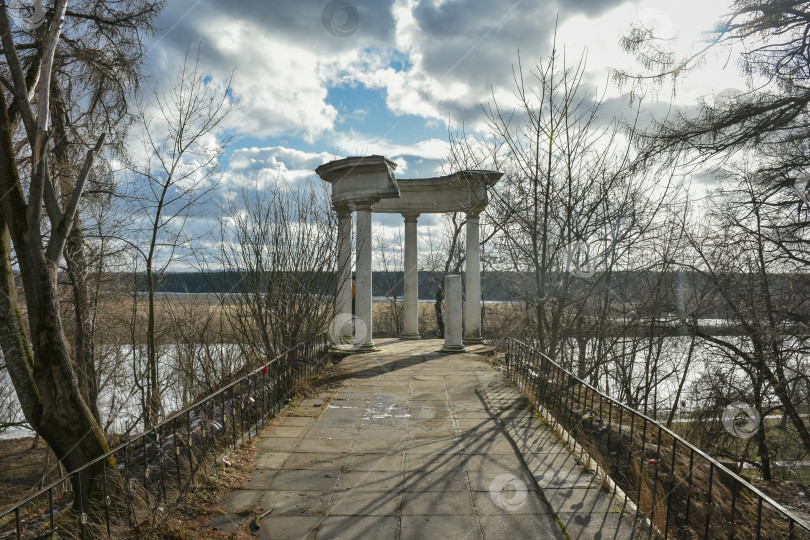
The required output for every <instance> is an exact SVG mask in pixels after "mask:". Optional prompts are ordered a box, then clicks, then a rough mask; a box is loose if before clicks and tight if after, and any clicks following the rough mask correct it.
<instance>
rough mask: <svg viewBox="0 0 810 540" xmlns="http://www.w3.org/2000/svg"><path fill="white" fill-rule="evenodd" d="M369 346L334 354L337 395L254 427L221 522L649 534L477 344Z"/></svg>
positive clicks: (402, 534) (290, 529) (294, 534)
mask: <svg viewBox="0 0 810 540" xmlns="http://www.w3.org/2000/svg"><path fill="white" fill-rule="evenodd" d="M376 346H377V347H378V348H379V352H375V353H368V354H357V355H350V356H348V357H346V358H345V359H343V360H342V362H341V364H340V366H341V367H342V368H343V370H345V371H347V372H348V373H347V378H346V379H345V381H344V382H343V384H342V387H341V388H340V389H338V390H337V391H334V390H332V391H327V392H323V393H321V394H320V395H316V396H314V397H310V398H308V399H306V400H304V401H302V402H301V403H299V404H298V405H297V406H296V407H295V408H293V409H291V410H290V411H288V412H287V413H286V415H285V416H284V417H283V418H282V419H281V421H280V422H279V423H278V424H277V425H276V426H274V427H272V428H270V429H268V430H266V431H265V433H264V434H263V436H262V437H261V438H260V439H259V440H258V441H257V442H256V446H257V447H258V452H257V454H256V456H255V467H256V468H255V470H254V472H253V473H252V475H251V477H250V479H249V481H248V482H247V483H246V485H245V486H244V488H243V489H240V490H236V491H232V492H230V493H228V494H227V495H226V496H225V498H224V501H223V503H224V506H225V508H226V510H227V511H228V512H230V514H226V515H224V516H220V520H218V523H219V525H220V526H221V527H222V528H229V527H230V528H231V530H235V529H236V528H239V527H245V528H246V527H248V526H249V524H251V523H252V524H253V525H254V528H255V525H256V523H258V533H259V536H260V537H261V538H329V539H333V538H402V539H429V538H437V539H442V540H447V539H451V538H452V539H462V538H466V539H478V538H499V539H502V538H543V539H553V538H560V539H564V538H566V537H568V538H572V539H579V538H583V539H584V538H601V539H608V538H610V539H629V538H641V537H645V538H646V537H647V535H648V534H649V531H648V530H647V529H645V528H643V527H640V526H638V525H636V524H635V520H634V519H633V517H632V516H631V515H629V514H627V513H623V512H622V508H621V507H620V506H619V504H618V503H617V501H616V500H614V498H613V497H612V496H611V494H610V492H609V490H606V489H603V487H602V484H601V482H600V481H599V480H598V479H597V478H595V477H594V476H593V475H592V474H591V473H590V472H589V471H588V470H587V469H584V468H583V467H582V466H580V464H578V462H577V459H576V457H575V455H573V454H572V453H571V452H570V451H569V449H568V447H567V446H565V444H564V443H563V442H562V441H561V440H560V439H558V438H557V436H556V435H555V434H554V433H553V432H552V431H551V430H550V429H549V428H548V427H547V426H546V424H545V422H544V421H543V419H542V418H540V417H539V416H538V415H536V414H535V413H534V412H533V411H532V410H531V409H530V408H529V406H528V403H527V401H526V400H525V398H523V397H522V396H521V395H520V394H519V393H518V392H517V391H516V389H515V388H514V387H513V386H512V385H511V384H510V383H509V381H508V380H507V379H506V378H505V377H504V374H503V373H502V372H500V371H498V370H497V369H495V368H494V367H493V366H492V365H491V363H490V361H489V359H488V358H486V357H485V356H483V355H480V354H475V351H479V352H483V351H484V350H485V349H486V348H485V347H481V346H478V347H475V348H471V349H470V351H471V352H465V353H460V354H453V355H446V354H441V353H439V352H438V351H439V349H441V347H442V341H440V340H423V341H398V340H384V339H381V340H378V341H377V343H376ZM257 508H259V512H258V514H255V515H254V514H253V513H254V512H255V511H256V509H257ZM251 518H253V519H251ZM255 518H258V520H256V519H255Z"/></svg>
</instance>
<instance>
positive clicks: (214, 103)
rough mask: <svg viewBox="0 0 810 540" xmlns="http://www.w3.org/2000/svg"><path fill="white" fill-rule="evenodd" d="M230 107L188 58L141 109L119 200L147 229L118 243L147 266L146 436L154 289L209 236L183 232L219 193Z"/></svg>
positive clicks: (156, 392)
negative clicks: (223, 129)
mask: <svg viewBox="0 0 810 540" xmlns="http://www.w3.org/2000/svg"><path fill="white" fill-rule="evenodd" d="M234 106H235V102H234V101H233V100H232V99H231V97H230V85H229V84H226V85H223V86H222V87H221V88H216V87H215V85H213V84H209V83H208V81H207V80H206V77H205V75H204V74H203V73H201V71H200V66H199V55H198V56H197V57H196V58H195V59H194V60H193V61H191V59H190V57H189V54H188V52H187V53H186V58H185V61H184V63H183V66H182V67H181V68H180V70H179V72H178V74H177V81H176V82H175V84H174V85H173V86H172V87H171V88H170V89H169V90H168V91H167V92H165V93H163V94H160V93H159V92H158V91H157V90H155V91H154V98H153V99H152V100H150V101H147V102H141V103H139V107H138V109H139V114H138V116H139V119H140V122H141V129H142V138H141V143H142V147H143V149H142V154H141V155H140V156H135V157H134V158H132V159H131V160H130V161H129V163H128V165H127V169H128V172H129V175H130V181H131V182H130V187H129V193H128V194H127V195H126V197H125V199H124V200H125V201H126V203H127V204H128V205H130V207H131V208H132V209H133V213H132V214H131V216H132V218H133V222H134V224H135V225H136V226H140V225H145V227H144V228H143V229H140V230H139V229H136V230H131V231H127V232H128V233H129V234H128V237H127V238H123V237H119V238H120V239H121V240H122V241H125V242H127V243H128V244H129V245H130V246H131V248H132V250H133V252H134V253H135V254H136V256H137V257H138V258H140V259H141V260H142V261H143V264H144V277H145V280H146V283H145V288H146V294H147V306H146V309H147V329H146V366H145V378H146V382H145V385H144V394H143V408H144V425H145V427H147V428H148V427H150V426H152V425H154V424H155V423H157V422H158V421H159V420H160V416H161V401H160V388H159V369H158V363H159V359H158V346H157V345H158V344H157V332H156V327H155V290H156V287H157V282H158V281H159V280H160V277H161V276H162V274H163V273H164V272H165V271H166V269H167V268H168V266H169V265H170V264H171V263H172V262H176V260H177V259H178V258H179V257H181V256H183V255H188V254H189V253H188V251H189V249H191V248H193V245H192V244H194V243H196V242H197V241H198V240H199V239H200V237H201V236H202V235H204V234H206V233H207V232H208V231H196V230H191V229H190V228H189V227H187V226H186V225H187V224H188V222H189V220H190V219H192V218H193V217H194V216H195V215H197V214H199V212H200V211H201V208H202V207H203V205H204V204H205V203H206V202H209V199H210V195H211V193H212V192H213V190H214V189H215V188H216V187H217V185H218V182H219V174H220V172H221V167H220V161H219V158H220V156H221V155H222V152H223V150H224V148H225V146H226V145H227V143H228V138H227V137H225V136H222V135H220V134H219V133H218V129H219V126H220V124H221V123H222V121H223V120H224V119H225V117H226V116H227V115H228V113H229V112H230V111H231V110H232V109H233V108H234ZM218 135H219V140H217V136H218ZM132 238H135V240H132Z"/></svg>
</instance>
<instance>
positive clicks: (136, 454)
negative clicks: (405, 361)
mask: <svg viewBox="0 0 810 540" xmlns="http://www.w3.org/2000/svg"><path fill="white" fill-rule="evenodd" d="M327 362H328V338H327V334H325V333H324V334H320V335H318V336H316V337H314V338H312V339H310V340H308V341H306V342H303V343H299V344H298V345H297V346H296V347H294V348H292V349H290V350H289V351H287V352H285V353H283V354H281V355H279V356H278V357H276V358H275V359H273V360H271V361H269V362H267V363H266V364H264V365H262V366H260V367H258V368H256V369H254V370H253V371H251V372H250V373H248V374H247V375H244V376H242V377H240V378H239V379H237V380H235V381H233V382H231V383H229V384H227V385H226V386H224V387H223V388H221V389H220V390H218V391H216V392H214V393H213V394H210V395H208V396H206V397H204V398H202V399H201V400H199V401H197V402H196V403H194V404H193V405H191V406H189V407H187V408H185V409H183V410H182V411H179V412H177V413H175V414H173V415H172V416H170V417H168V418H167V419H166V420H164V421H163V422H161V423H160V424H159V425H157V426H155V427H154V428H152V429H150V430H149V431H148V432H146V433H144V434H142V435H139V436H137V437H135V438H134V439H132V440H129V441H127V442H126V443H124V444H122V445H120V446H117V447H116V448H114V449H113V450H111V451H110V452H108V453H107V454H105V455H103V456H100V457H98V458H97V459H95V460H93V461H91V462H90V463H87V464H86V465H84V466H83V467H81V468H79V469H77V470H75V471H73V472H71V473H70V474H68V475H66V476H64V477H62V478H60V479H59V480H57V481H55V482H53V483H51V484H50V485H49V486H47V487H45V488H44V489H42V490H40V491H38V492H37V493H35V494H33V495H31V496H29V497H27V498H25V499H23V500H22V501H20V502H19V503H17V504H16V505H15V506H13V507H12V508H9V509H7V510H5V511H3V513H2V514H0V538H18V539H19V538H29V537H33V538H52V537H53V538H55V537H56V536H57V535H58V537H60V538H104V537H106V538H127V537H141V536H145V535H150V534H153V533H156V534H159V533H160V532H161V530H162V529H165V528H166V527H167V523H168V520H169V517H170V515H171V512H172V510H173V509H174V508H175V507H176V506H177V504H178V503H179V501H180V499H181V498H182V496H183V495H184V494H185V493H186V492H187V491H188V490H189V487H190V486H192V485H193V483H194V481H195V479H196V477H197V476H198V474H199V473H200V472H201V471H207V472H212V471H216V469H217V466H218V460H219V456H220V455H221V453H222V452H224V451H226V450H227V449H228V448H229V447H232V448H234V449H236V447H237V446H238V445H239V444H241V443H242V442H243V441H244V440H245V439H247V441H250V440H251V439H252V438H253V437H255V436H256V435H258V433H259V431H260V430H261V429H263V428H264V426H265V425H266V424H267V422H268V420H270V419H271V418H273V417H274V416H275V415H276V414H277V413H278V412H279V411H280V410H282V409H283V408H284V407H285V406H286V404H287V403H288V401H289V400H290V399H291V398H292V397H294V395H295V394H296V392H297V391H298V390H299V388H300V387H301V385H302V384H303V383H306V382H307V381H309V380H311V379H313V378H314V377H315V376H317V375H318V374H319V373H320V372H321V370H322V369H323V368H324V366H325V365H326V363H327ZM219 466H220V467H222V464H221V463H220V464H219Z"/></svg>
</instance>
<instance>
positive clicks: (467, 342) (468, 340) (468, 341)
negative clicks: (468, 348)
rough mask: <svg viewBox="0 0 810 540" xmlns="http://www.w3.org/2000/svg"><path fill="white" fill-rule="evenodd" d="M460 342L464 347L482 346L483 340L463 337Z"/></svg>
mask: <svg viewBox="0 0 810 540" xmlns="http://www.w3.org/2000/svg"><path fill="white" fill-rule="evenodd" d="M461 342H462V343H463V344H464V345H483V343H484V338H481V337H465V338H464V339H463V340H461Z"/></svg>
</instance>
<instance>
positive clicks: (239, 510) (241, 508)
mask: <svg viewBox="0 0 810 540" xmlns="http://www.w3.org/2000/svg"><path fill="white" fill-rule="evenodd" d="M261 498H262V492H261V491H257V490H251V489H239V490H236V491H231V492H230V493H226V494H225V496H224V497H222V506H224V507H225V510H227V511H228V512H230V513H232V514H244V513H245V512H247V511H249V510H250V509H251V508H253V507H254V506H256V503H257V502H259V499H261Z"/></svg>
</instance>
